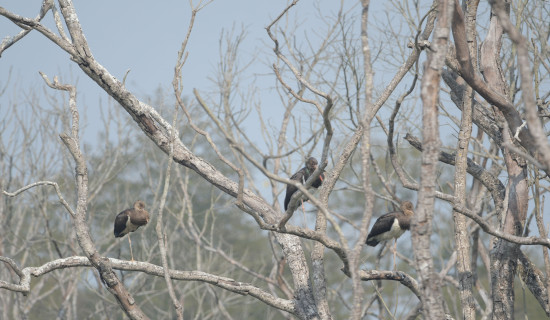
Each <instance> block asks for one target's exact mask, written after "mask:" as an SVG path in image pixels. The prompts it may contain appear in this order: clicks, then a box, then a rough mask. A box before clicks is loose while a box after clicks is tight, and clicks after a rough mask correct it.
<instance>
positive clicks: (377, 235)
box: [367, 201, 414, 253]
mask: <svg viewBox="0 0 550 320" xmlns="http://www.w3.org/2000/svg"><path fill="white" fill-rule="evenodd" d="M413 215H414V211H413V204H412V203H411V202H410V201H404V202H403V203H401V211H395V212H388V213H386V214H384V215H382V216H380V217H379V218H378V219H376V222H375V223H374V225H373V226H372V228H371V229H370V233H369V236H368V237H367V244H368V245H369V246H372V247H374V246H376V245H377V244H378V243H379V242H381V241H387V240H391V239H394V253H395V246H396V241H397V238H399V237H401V235H403V233H405V231H407V230H409V229H410V228H411V219H412V216H413Z"/></svg>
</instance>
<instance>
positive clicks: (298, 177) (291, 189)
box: [285, 168, 307, 211]
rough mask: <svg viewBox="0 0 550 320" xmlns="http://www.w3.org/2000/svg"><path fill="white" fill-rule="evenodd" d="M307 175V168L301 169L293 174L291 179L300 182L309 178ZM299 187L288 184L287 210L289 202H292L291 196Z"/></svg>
mask: <svg viewBox="0 0 550 320" xmlns="http://www.w3.org/2000/svg"><path fill="white" fill-rule="evenodd" d="M305 176H306V168H302V169H300V170H299V171H298V172H296V173H295V174H293V175H292V177H290V180H294V181H298V182H300V183H304V178H305V179H306V180H307V178H306V177H305ZM297 190H298V188H296V187H295V186H293V185H290V184H287V186H286V195H285V211H286V209H287V208H288V203H289V202H290V198H292V195H293V194H294V192H296V191H297Z"/></svg>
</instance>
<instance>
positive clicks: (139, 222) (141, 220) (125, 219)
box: [114, 200, 149, 261]
mask: <svg viewBox="0 0 550 320" xmlns="http://www.w3.org/2000/svg"><path fill="white" fill-rule="evenodd" d="M148 222H149V212H147V211H146V210H145V203H144V202H143V201H141V200H138V201H136V202H135V203H134V207H133V208H130V209H126V210H124V211H122V212H121V213H119V214H117V216H116V218H115V228H114V233H115V237H116V238H120V237H124V236H125V235H128V243H130V255H131V256H132V261H134V254H133V252H132V240H131V239H130V232H134V231H136V230H137V229H138V228H139V227H141V226H144V225H146V224H147V223H148Z"/></svg>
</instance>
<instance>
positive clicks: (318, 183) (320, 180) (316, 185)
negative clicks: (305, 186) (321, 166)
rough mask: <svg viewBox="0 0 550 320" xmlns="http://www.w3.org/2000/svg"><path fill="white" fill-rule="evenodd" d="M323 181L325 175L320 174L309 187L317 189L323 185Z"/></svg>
mask: <svg viewBox="0 0 550 320" xmlns="http://www.w3.org/2000/svg"><path fill="white" fill-rule="evenodd" d="M323 180H325V174H324V173H321V175H320V176H319V178H317V179H315V181H313V183H312V184H311V186H312V187H314V188H315V189H317V188H319V187H320V186H321V185H322V184H323Z"/></svg>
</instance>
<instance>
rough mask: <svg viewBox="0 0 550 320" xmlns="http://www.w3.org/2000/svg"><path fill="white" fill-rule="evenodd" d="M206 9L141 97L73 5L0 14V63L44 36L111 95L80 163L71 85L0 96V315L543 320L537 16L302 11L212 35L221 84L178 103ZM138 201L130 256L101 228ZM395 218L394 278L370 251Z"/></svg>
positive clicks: (545, 267)
mask: <svg viewBox="0 0 550 320" xmlns="http://www.w3.org/2000/svg"><path fill="white" fill-rule="evenodd" d="M210 2H211V1H202V0H201V1H199V2H198V3H194V2H193V1H190V4H189V10H188V12H187V13H186V15H187V16H188V18H189V20H188V21H189V25H188V28H187V32H186V34H184V35H182V39H181V46H180V49H179V51H178V52H174V56H175V57H176V59H175V61H174V74H173V78H171V79H166V81H170V82H171V85H172V87H171V88H170V90H168V91H166V90H159V91H158V92H157V93H156V94H155V95H153V96H148V98H144V99H140V98H138V97H141V94H143V93H142V92H135V91H133V90H130V89H129V88H128V87H127V86H126V79H127V76H129V77H131V73H128V72H127V73H126V75H125V76H124V79H123V80H122V81H121V80H119V79H117V78H116V77H115V76H114V75H113V73H112V72H111V71H110V70H109V69H107V68H105V67H104V66H103V65H102V64H101V61H98V60H97V59H96V58H94V55H93V52H94V48H93V47H91V46H90V44H89V42H88V41H87V40H86V37H85V33H86V29H85V28H84V27H83V26H82V25H81V24H80V20H79V12H77V10H76V9H75V6H74V4H73V2H72V1H71V0H57V1H54V0H43V2H42V6H41V7H40V8H38V7H37V8H36V10H37V11H39V14H38V15H37V16H36V17H34V18H29V17H25V16H23V15H20V14H19V13H18V12H13V11H10V10H8V9H6V8H4V7H2V6H0V15H1V16H2V17H3V19H5V20H6V21H9V22H10V23H12V24H14V25H15V26H16V27H17V28H19V29H20V31H19V32H18V33H16V34H4V35H3V37H4V40H3V41H2V43H0V56H2V54H4V53H5V52H8V51H9V50H13V49H14V47H16V46H18V45H19V42H23V41H27V40H31V39H30V37H28V35H29V34H31V32H32V33H36V34H39V35H40V37H43V38H45V39H47V40H49V42H50V43H49V44H48V45H51V46H56V47H58V48H60V49H61V50H63V51H64V52H65V53H66V54H68V56H69V59H67V61H66V63H67V65H71V64H72V65H76V66H77V67H78V69H79V70H78V71H77V72H78V73H79V74H81V75H82V74H83V75H85V76H86V77H89V78H90V79H91V80H93V81H94V82H95V83H96V84H97V86H99V88H101V89H102V90H103V91H104V92H105V93H106V95H108V96H109V99H110V100H109V102H108V104H109V106H108V107H105V106H102V105H100V106H97V107H93V108H94V109H93V113H94V114H95V115H98V116H97V119H95V118H94V119H92V120H91V121H93V122H94V127H99V126H100V127H102V129H101V130H100V131H99V132H98V138H96V139H95V140H94V143H92V144H91V145H89V144H88V143H85V142H84V140H85V139H83V138H82V137H83V136H84V133H83V132H84V130H85V129H86V127H87V126H88V124H89V123H88V120H87V119H86V117H85V116H83V115H85V114H86V111H87V109H86V108H85V106H84V105H83V104H82V101H80V100H79V99H78V98H77V94H78V93H79V91H78V89H77V87H76V85H75V83H71V81H69V80H68V79H62V80H61V79H59V76H55V75H48V74H45V73H43V72H40V75H41V78H42V81H43V82H44V84H45V86H46V87H47V90H45V91H44V92H42V91H39V90H35V88H28V89H26V90H27V91H26V92H27V93H26V94H25V98H24V99H22V98H21V97H22V96H21V95H20V94H19V93H13V94H12V93H10V90H12V88H14V86H15V85H16V84H17V82H16V81H15V80H13V79H12V78H11V77H9V75H8V76H6V77H5V79H6V83H0V99H1V100H0V105H1V108H0V117H1V120H0V132H2V136H1V137H0V189H1V190H2V198H1V199H0V200H1V201H0V264H1V265H2V268H0V290H1V292H2V294H0V310H1V311H0V313H1V314H0V318H2V319H16V318H21V319H31V318H32V319H35V318H36V319H38V318H40V319H42V318H44V317H47V318H52V319H53V318H57V319H83V318H85V317H86V316H87V317H89V318H94V319H95V318H105V319H111V318H117V319H118V318H122V317H123V315H122V314H125V315H126V316H127V317H128V318H130V319H173V318H178V319H184V318H190V319H191V318H193V319H209V318H217V319H232V318H235V319H239V318H251V319H252V318H256V319H257V318H266V319H275V318H277V319H280V318H289V319H290V318H297V319H333V318H334V319H339V318H350V319H372V318H391V319H396V318H399V319H415V318H416V317H418V316H419V315H422V316H423V317H424V318H425V319H438V320H439V319H452V318H464V319H469V320H471V319H514V318H521V317H524V316H525V317H531V318H537V317H544V316H547V317H550V299H549V290H550V257H549V255H548V250H549V249H550V239H549V238H548V230H547V227H548V219H549V218H550V217H548V214H547V216H546V217H545V215H544V212H545V211H546V212H548V210H545V208H546V207H547V205H546V204H545V197H546V192H549V191H550V189H549V188H550V176H549V173H550V143H549V140H548V135H549V134H550V127H549V126H548V119H549V118H550V111H549V110H548V107H549V105H550V103H549V102H548V101H550V78H549V75H550V55H549V52H548V49H549V48H548V38H549V35H550V26H549V25H548V16H549V15H548V14H549V11H550V4H549V3H548V1H543V0H540V1H503V0H499V1H497V0H491V1H489V3H483V2H480V1H479V0H473V1H462V2H460V1H458V0H454V1H453V0H434V1H433V2H430V1H412V2H411V1H406V0H392V1H388V2H384V3H383V4H380V3H378V2H377V3H371V2H370V1H369V0H361V1H344V0H342V1H341V2H340V3H339V6H337V10H334V7H335V4H334V3H331V4H330V6H329V7H327V8H330V10H329V9H327V8H325V7H324V6H325V5H327V4H325V3H324V1H319V2H318V3H316V4H315V5H312V4H310V3H305V2H304V3H300V4H299V5H298V2H299V1H298V0H294V1H293V2H290V3H289V4H288V5H287V6H286V7H281V8H280V10H279V11H278V12H273V13H272V14H271V16H273V17H274V19H273V20H271V21H265V26H266V27H265V30H264V37H265V38H264V39H263V40H264V42H263V43H261V44H258V43H257V42H255V44H254V46H255V47H254V50H248V49H247V50H243V49H242V48H243V47H244V46H251V44H250V42H248V39H247V37H246V30H243V31H242V32H239V31H238V30H237V29H234V30H232V31H230V32H222V35H221V36H220V40H219V53H220V54H219V63H218V70H216V72H215V74H213V75H212V76H211V77H210V78H211V79H212V80H213V81H214V83H215V85H216V89H215V90H212V89H211V88H200V87H197V88H193V89H192V90H188V89H187V88H184V79H186V78H187V77H190V75H188V74H186V71H185V70H186V69H185V68H184V66H185V65H186V64H188V63H192V62H190V61H189V60H190V59H192V57H191V56H190V55H188V54H189V53H190V52H191V53H192V52H194V48H193V46H192V45H188V44H190V43H192V42H190V41H189V40H190V39H192V37H193V35H194V33H195V32H196V28H195V24H200V23H207V22H206V21H201V19H196V18H197V17H200V16H201V15H203V14H204V15H206V14H207V13H206V12H205V10H202V9H203V8H204V7H205V6H209V7H210V6H216V5H217V3H216V2H213V1H212V2H213V3H210ZM106 10H109V9H106ZM243 10H244V9H243ZM305 10H307V13H308V14H310V15H309V16H308V17H310V18H309V19H311V20H307V19H306V21H313V22H312V24H311V25H310V24H309V22H306V23H302V19H301V15H302V14H304V13H305V12H306V11H305ZM120 14H121V15H123V14H124V13H120ZM182 15H183V14H182ZM153 18H155V17H149V19H153ZM158 19H162V18H161V17H158ZM51 22H53V24H51ZM149 22H150V23H162V21H161V20H159V21H149ZM95 23H101V21H100V20H96V21H95ZM48 25H52V26H55V29H51V28H49V27H48ZM320 26H322V27H320ZM105 45H109V44H105ZM249 48H250V47H249ZM251 51H253V53H252V54H251V53H250V52H251ZM247 54H248V55H249V56H247ZM2 60H3V61H2V64H3V65H7V64H12V63H11V62H10V58H9V56H8V55H4V56H3V57H2ZM258 66H261V67H263V68H265V67H266V66H267V67H268V68H269V69H270V70H271V72H269V74H268V77H270V79H271V82H270V84H269V86H268V88H265V87H261V86H262V84H261V83H262V82H261V81H259V80H260V78H259V76H258V72H257V71H256V70H257V69H255V68H258ZM204 70H205V72H206V70H208V68H207V66H205V68H204ZM264 70H265V69H264ZM38 71H40V70H37V72H38ZM81 72H83V73H81ZM261 77H265V75H262V76H261ZM250 79H253V80H252V81H250ZM442 80H443V81H442ZM14 81H15V82H14ZM150 89H151V88H147V89H146V90H150ZM13 91H14V92H17V90H15V89H14V90H13ZM146 94H147V93H146ZM8 101H9V103H8ZM267 101H269V103H268V102H267ZM98 124H99V126H98ZM136 125H137V126H136ZM251 128H253V129H251ZM418 137H420V138H418ZM403 138H404V139H403ZM403 140H405V141H406V142H404V141H403ZM310 157H316V158H317V159H319V161H318V166H317V165H316V166H315V167H312V168H310V169H311V171H308V172H307V175H304V177H305V176H307V177H309V178H305V179H294V178H290V177H291V175H292V173H294V172H297V171H298V170H299V168H301V167H302V166H303V165H304V163H305V161H306V160H307V159H308V158H310ZM319 177H322V185H321V186H320V188H318V190H317V189H316V188H312V186H313V187H318V186H319V184H320V183H319V181H320V180H319ZM306 180H307V181H306ZM287 186H288V188H289V190H292V191H294V192H293V193H291V197H288V199H287V200H288V208H285V210H283V209H282V207H281V202H282V199H283V198H284V190H286V189H287ZM137 199H143V200H144V202H145V203H147V210H148V212H149V214H150V216H149V218H148V219H147V221H146V222H149V224H148V225H147V226H143V227H142V228H140V232H137V233H134V234H133V235H132V236H133V239H135V240H133V241H134V249H133V250H134V251H133V252H134V256H135V258H136V261H128V260H124V258H127V257H128V256H129V255H127V254H126V251H125V250H127V247H126V246H124V245H121V243H120V241H119V240H115V238H114V237H113V235H112V223H113V221H114V217H115V214H116V213H117V212H120V211H121V210H123V209H124V208H128V207H129V206H130V205H132V203H134V201H135V200H137ZM300 199H307V200H308V201H307V203H306V202H302V201H300ZM406 201H411V202H412V203H414V204H415V205H414V210H413V211H414V214H413V215H412V218H411V217H409V216H407V217H406V218H407V221H406V222H407V227H408V226H409V223H410V230H411V232H410V235H409V233H406V234H405V235H404V236H402V237H401V238H399V240H398V241H397V242H398V245H399V246H398V248H399V249H398V254H397V259H392V256H393V255H389V254H387V252H388V250H387V246H385V245H384V246H382V247H381V248H380V249H378V248H379V247H380V246H379V247H377V248H370V247H366V246H365V241H366V239H367V236H368V231H369V227H370V224H371V220H373V218H374V219H376V218H378V217H379V216H380V215H381V214H383V213H385V212H392V211H396V210H397V208H398V206H399V204H400V203H403V202H405V203H410V202H406ZM286 205H287V203H285V206H286ZM407 210H408V209H407ZM411 212H412V211H411ZM149 219H150V221H149ZM373 221H374V220H373ZM123 251H124V252H123ZM541 252H542V255H541V254H540V253H541ZM516 277H518V278H519V279H520V280H521V285H522V289H523V291H522V293H521V296H520V295H518V293H517V292H519V291H518V288H517V285H516V283H517V282H515V279H516ZM526 289H527V290H526ZM23 296H26V298H24V299H22V297H23ZM456 296H459V297H460V299H455V298H454V297H456ZM81 301H87V303H85V304H83V303H80V302H81ZM90 302H91V303H90ZM527 305H529V308H527Z"/></svg>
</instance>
